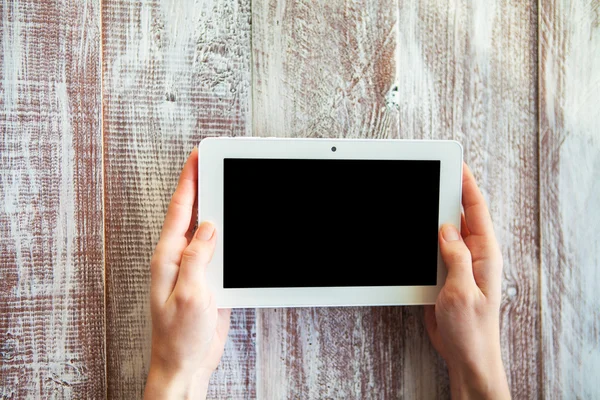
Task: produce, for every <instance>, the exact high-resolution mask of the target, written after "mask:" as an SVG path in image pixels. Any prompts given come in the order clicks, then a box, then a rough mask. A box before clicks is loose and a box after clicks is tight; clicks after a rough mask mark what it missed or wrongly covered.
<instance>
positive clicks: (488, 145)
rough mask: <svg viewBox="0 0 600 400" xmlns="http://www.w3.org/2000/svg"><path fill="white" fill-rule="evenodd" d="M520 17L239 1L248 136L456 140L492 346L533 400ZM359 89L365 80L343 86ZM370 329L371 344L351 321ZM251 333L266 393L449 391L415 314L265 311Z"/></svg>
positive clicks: (527, 145) (502, 6) (412, 5)
mask: <svg viewBox="0 0 600 400" xmlns="http://www.w3.org/2000/svg"><path fill="white" fill-rule="evenodd" d="M353 7H356V9H358V10H360V11H359V12H357V13H353V12H349V11H348V10H354V8H353ZM384 9H385V10H386V12H385V13H384V11H383V10H384ZM395 10H396V14H394V11H395ZM383 14H385V16H384V15H383ZM338 19H340V20H343V23H342V22H339V23H338ZM363 21H369V22H370V23H369V24H368V25H367V26H368V28H365V29H363V28H362V27H363V25H362V24H361V23H362V22H363ZM536 21H537V6H536V3H533V2H520V3H514V4H513V3H505V2H500V1H497V2H485V3H483V2H478V3H475V4H472V3H469V2H458V3H450V4H441V3H439V2H433V1H425V2H418V1H400V2H399V4H396V3H395V2H377V3H376V5H373V4H372V3H370V4H369V5H359V6H356V5H355V4H354V3H353V4H352V5H349V4H347V3H345V2H343V1H337V2H333V3H332V2H329V3H328V4H327V5H320V4H317V5H314V6H312V7H307V6H306V4H304V3H303V2H300V1H297V2H289V1H279V2H274V1H273V2H267V1H255V2H253V49H254V50H253V56H254V61H253V68H254V80H253V82H254V88H253V91H254V134H255V135H261V136H303V137H310V136H315V137H320V136H331V137H342V136H344V137H345V136H348V137H397V136H399V137H401V138H428V139H429V138H432V139H438V138H442V139H452V138H453V139H456V140H459V141H460V142H461V143H462V144H463V146H464V148H465V159H466V161H467V162H468V163H469V164H470V165H471V167H472V168H473V170H474V172H475V175H476V177H477V178H478V179H479V182H480V184H481V187H482V190H483V192H484V195H485V197H486V199H487V200H488V202H489V205H490V208H491V213H492V216H493V219H494V221H495V226H496V232H497V235H498V238H499V240H500V243H501V245H502V249H503V254H504V258H505V271H504V284H503V293H504V295H503V303H502V315H501V318H502V321H501V324H502V342H503V343H502V344H503V349H504V353H503V357H504V360H505V365H506V367H507V372H508V376H509V383H510V385H511V388H512V392H513V395H514V396H515V398H532V397H536V396H537V395H538V394H539V384H540V382H539V374H538V371H539V367H540V354H539V336H540V327H539V318H540V317H539V311H538V308H539V303H538V295H539V269H538V268H539V255H538V252H539V247H538V239H539V228H538V212H539V207H538V153H537V125H536V107H537V103H536V100H537V99H536V86H537V70H536V67H537V64H536V61H537V39H536V34H537V27H536ZM365 32H366V33H365ZM373 43H380V44H379V46H374V45H372V44H373ZM387 46H390V47H391V50H386V49H387ZM375 47H377V48H378V50H377V51H372V52H369V49H373V48H375ZM348 60H352V63H350V62H349V61H348ZM362 60H369V61H368V62H367V63H366V65H369V66H373V67H367V68H365V67H363V68H361V65H363V64H361V61H362ZM390 63H393V64H394V67H393V70H390V68H389V67H387V66H388V65H389V64H390ZM376 65H385V66H386V67H375V66H376ZM347 71H350V72H347ZM353 82H358V83H357V84H356V85H353ZM364 82H373V84H370V85H369V84H365V86H364V87H365V88H369V89H368V90H367V89H360V90H359V89H355V88H362V86H361V84H363V83H364ZM332 88H333V89H332ZM348 88H350V89H348ZM352 90H357V91H356V92H353V91H352ZM336 96H337V97H336ZM336 99H341V100H339V101H338V100H336ZM338 104H342V106H339V107H338V106H337V105H338ZM350 105H352V106H350ZM367 105H368V106H370V107H372V108H373V109H376V110H382V111H381V112H382V113H383V114H384V115H385V117H384V118H380V117H379V115H380V114H378V113H377V112H372V111H371V112H370V111H369V108H368V106H367ZM361 107H362V108H361ZM378 107H379V108H378ZM394 109H397V111H398V115H399V120H398V127H399V131H398V132H399V133H398V134H396V133H394V132H390V131H389V129H392V127H393V126H394V125H395V123H396V120H395V116H394ZM373 116H374V118H373ZM369 118H371V119H369ZM364 119H368V120H369V121H374V122H372V123H365V122H364ZM378 121H386V122H385V123H380V122H378ZM387 121H391V122H389V125H386V124H387V123H388V122H387ZM382 126H384V129H383V130H382V129H381V127H382ZM388 126H389V128H388ZM386 129H387V130H386ZM382 132H384V133H382ZM376 315H379V317H376ZM375 319H376V320H378V321H379V323H380V324H383V326H382V327H381V330H380V331H378V332H380V334H379V336H377V334H376V333H374V332H373V331H372V330H371V329H373V327H371V326H369V325H368V324H364V323H363V322H362V321H369V320H375ZM357 321H359V322H357ZM257 325H258V327H259V331H258V338H257V342H258V347H259V355H258V366H257V368H258V372H257V373H258V377H257V379H258V382H257V390H258V392H259V394H261V395H262V394H264V396H265V397H266V398H269V397H271V396H273V397H275V398H277V397H282V398H286V397H287V398H294V397H306V398H320V397H328V396H329V397H336V398H337V397H349V398H370V397H372V398H380V397H381V396H383V397H388V398H397V397H407V398H440V397H441V398H445V397H448V396H449V390H448V381H447V376H446V372H445V368H444V365H443V362H442V361H441V360H440V359H439V357H438V356H437V355H436V354H435V352H434V351H433V349H432V347H431V345H430V344H429V340H428V338H427V336H426V332H425V330H424V327H423V323H422V308H421V307H405V308H402V309H400V310H399V311H398V310H394V308H389V309H386V310H380V309H377V308H351V309H294V310H283V311H277V312H275V311H274V310H269V311H261V312H259V314H258V322H257ZM343 332H351V334H349V335H342V333H343ZM392 332H395V334H391V333H392ZM338 333H339V334H338ZM357 347H358V348H360V350H357V349H356V348H357ZM381 348H383V349H386V350H385V351H386V352H384V353H382V352H381V351H379V350H377V349H381ZM391 354H393V357H391V358H390V355H391ZM388 360H391V361H389V362H388ZM363 365H369V368H366V369H363ZM359 377H362V378H360V379H359ZM389 382H391V383H389Z"/></svg>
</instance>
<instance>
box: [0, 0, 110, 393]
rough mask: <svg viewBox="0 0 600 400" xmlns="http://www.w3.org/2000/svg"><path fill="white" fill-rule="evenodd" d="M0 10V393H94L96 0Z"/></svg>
mask: <svg viewBox="0 0 600 400" xmlns="http://www.w3.org/2000/svg"><path fill="white" fill-rule="evenodd" d="M0 15H1V18H2V20H1V22H0V41H1V42H2V49H3V50H2V52H0V66H1V67H0V68H1V69H0V131H1V132H2V139H1V140H0V198H1V199H2V200H0V397H1V398H3V399H13V398H102V397H104V396H105V394H106V384H105V369H104V367H105V365H104V361H105V348H104V329H105V326H104V272H103V266H104V259H103V257H104V256H103V229H104V227H103V222H102V158H101V157H102V146H101V145H102V142H101V140H102V139H101V130H100V101H101V100H100V24H99V18H100V4H99V1H96V0H86V1H77V2H75V1H71V2H59V1H44V2H40V1H30V0H26V1H19V2H9V1H4V2H2V3H0Z"/></svg>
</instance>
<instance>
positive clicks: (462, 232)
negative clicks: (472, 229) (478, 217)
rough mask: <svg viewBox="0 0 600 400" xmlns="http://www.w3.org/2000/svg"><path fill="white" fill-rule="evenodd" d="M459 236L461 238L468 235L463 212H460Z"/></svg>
mask: <svg viewBox="0 0 600 400" xmlns="http://www.w3.org/2000/svg"><path fill="white" fill-rule="evenodd" d="M460 236H462V238H463V239H465V238H466V237H467V236H469V228H468V227H467V221H466V220H465V214H464V213H463V214H460Z"/></svg>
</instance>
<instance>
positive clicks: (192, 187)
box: [160, 147, 198, 241]
mask: <svg viewBox="0 0 600 400" xmlns="http://www.w3.org/2000/svg"><path fill="white" fill-rule="evenodd" d="M197 187H198V149H197V148H195V147H194V150H192V153H191V154H190V156H189V157H188V159H187V161H186V163H185V165H184V166H183V170H182V171H181V175H180V176H179V182H178V184H177V189H175V193H174V194H173V197H171V203H170V204H169V208H168V209H167V215H166V217H165V222H164V224H163V229H162V232H161V234H160V237H161V240H163V239H164V240H167V241H170V240H172V239H179V238H183V237H185V234H186V232H187V230H188V228H189V226H190V221H191V219H192V210H193V208H194V202H195V201H196V192H197Z"/></svg>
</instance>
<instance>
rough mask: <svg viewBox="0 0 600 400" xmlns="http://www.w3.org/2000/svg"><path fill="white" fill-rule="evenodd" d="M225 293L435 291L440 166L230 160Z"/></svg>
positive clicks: (227, 161) (392, 162) (429, 163)
mask: <svg viewBox="0 0 600 400" xmlns="http://www.w3.org/2000/svg"><path fill="white" fill-rule="evenodd" d="M223 187H224V210H223V213H224V215H223V218H224V221H223V222H224V227H223V229H224V235H223V240H224V242H223V248H224V253H223V274H224V276H223V278H224V281H223V283H224V288H267V287H280V288H281V287H323V286H387V285H394V286H395V285H400V286H405V285H435V284H436V278H437V246H438V242H437V237H438V208H439V204H438V203H439V190H440V162H439V161H407V160H313V159H311V160H308V159H241V158H226V159H225V160H224V185H223Z"/></svg>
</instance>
